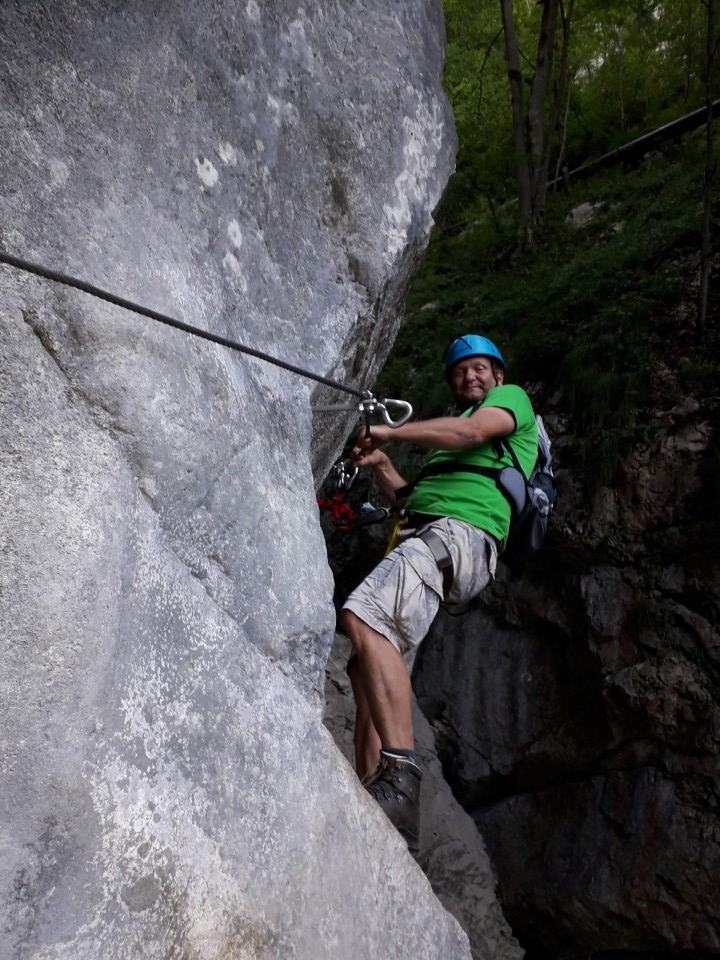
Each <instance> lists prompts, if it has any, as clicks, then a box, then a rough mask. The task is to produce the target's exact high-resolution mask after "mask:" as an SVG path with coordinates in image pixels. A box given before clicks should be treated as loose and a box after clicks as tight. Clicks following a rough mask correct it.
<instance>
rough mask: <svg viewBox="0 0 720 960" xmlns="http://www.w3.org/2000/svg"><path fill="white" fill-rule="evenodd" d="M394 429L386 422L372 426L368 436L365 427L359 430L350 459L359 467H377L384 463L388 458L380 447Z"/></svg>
mask: <svg viewBox="0 0 720 960" xmlns="http://www.w3.org/2000/svg"><path fill="white" fill-rule="evenodd" d="M391 433H392V430H391V428H390V427H386V426H385V425H384V424H377V425H376V426H372V427H370V436H369V437H368V436H366V434H367V430H366V428H365V427H360V429H359V430H358V435H357V439H356V441H355V446H354V447H353V449H352V453H351V454H350V461H351V462H352V463H354V464H355V465H356V466H358V467H376V466H380V464H383V463H384V462H385V461H386V460H387V459H388V458H387V456H386V455H385V454H384V453H382V452H381V451H380V447H381V446H382V445H383V444H384V443H387V441H388V440H389V439H390V434H391Z"/></svg>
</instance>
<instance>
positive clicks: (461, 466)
mask: <svg viewBox="0 0 720 960" xmlns="http://www.w3.org/2000/svg"><path fill="white" fill-rule="evenodd" d="M498 472H499V470H498V469H496V468H495V467H481V466H479V465H477V464H474V463H463V462H462V461H461V460H443V461H441V462H440V463H430V464H428V466H427V467H423V468H422V470H421V471H420V472H419V473H418V475H417V476H416V477H415V479H414V480H413V481H412V483H408V484H406V485H405V486H404V487H398V489H397V490H396V491H395V498H396V499H397V500H404V499H405V497H409V496H410V494H411V493H412V492H413V490H414V489H415V487H416V486H417V485H418V484H419V483H421V482H422V481H423V480H426V479H427V478H428V477H440V476H443V475H444V474H446V473H477V474H479V475H480V476H481V477H489V479H490V480H497V475H498Z"/></svg>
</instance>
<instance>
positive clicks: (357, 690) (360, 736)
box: [347, 654, 382, 780]
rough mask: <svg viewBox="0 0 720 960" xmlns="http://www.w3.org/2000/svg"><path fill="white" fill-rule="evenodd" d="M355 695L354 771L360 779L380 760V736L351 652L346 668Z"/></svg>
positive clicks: (356, 662) (371, 771)
mask: <svg viewBox="0 0 720 960" xmlns="http://www.w3.org/2000/svg"><path fill="white" fill-rule="evenodd" d="M347 673H348V677H350V683H351V684H352V689H353V695H354V697H355V711H356V712H355V772H356V773H357V775H358V777H359V778H360V780H364V779H365V777H366V776H367V774H368V773H374V772H375V770H376V769H377V765H378V763H379V762H380V747H381V746H382V743H381V742H380V737H379V735H378V732H377V730H376V729H375V726H374V724H373V722H372V717H371V716H370V707H369V706H368V702H367V697H366V696H365V690H364V689H363V685H362V683H361V682H360V675H359V674H360V669H359V667H358V660H357V657H356V656H355V655H354V654H353V656H352V657H351V658H350V662H349V663H348V668H347Z"/></svg>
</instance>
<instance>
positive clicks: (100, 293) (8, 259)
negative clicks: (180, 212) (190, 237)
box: [0, 250, 370, 400]
mask: <svg viewBox="0 0 720 960" xmlns="http://www.w3.org/2000/svg"><path fill="white" fill-rule="evenodd" d="M0 263H5V264H7V265H8V266H9V267H14V268H15V269H16V270H23V271H24V272H25V273H31V274H34V275H35V276H37V277H42V278H43V279H45V280H52V281H54V282H55V283H62V284H64V285H65V286H67V287H73V288H74V289H75V290H81V291H82V292H83V293H89V294H90V296H93V297H97V298H98V299H100V300H106V301H107V302H108V303H112V304H115V306H118V307H122V308H123V309H124V310H130V311H132V312H133V313H138V314H140V315H141V316H143V317H148V318H149V319H150V320H156V321H157V322H158V323H164V324H166V325H167V326H168V327H174V328H175V329H176V330H182V331H183V332H184V333H189V334H192V336H194V337H201V338H202V339H203V340H210V341H211V342H212V343H218V344H220V346H222V347H229V348H230V349H231V350H237V351H239V352H240V353H246V354H248V356H251V357H256V358H257V359H258V360H264V361H265V362H266V363H272V364H274V366H276V367H281V368H282V369H283V370H289V371H290V373H296V374H298V376H301V377H307V378H308V379H310V380H315V381H316V382H317V383H322V384H324V385H325V386H326V387H332V388H333V389H335V390H342V391H343V392H344V393H349V394H351V395H352V396H354V397H360V398H361V399H362V400H366V399H368V398H369V397H370V393H369V391H367V390H364V391H363V390H356V389H355V388H354V387H348V386H346V385H345V384H343V383H338V382H337V381H336V380H331V379H330V378H329V377H323V376H320V374H317V373H313V372H312V371H311V370H305V369H303V368H302V367H298V366H296V365H295V364H293V363H287V362H286V361H285V360H279V359H278V358H277V357H273V356H270V354H268V353H263V352H262V351H261V350H255V349H253V348H252V347H248V346H245V344H242V343H238V342H237V341H236V340H230V339H229V338H228V337H222V336H220V335H219V334H216V333H210V332H208V331H207V330H202V329H201V328H200V327H194V326H192V325H191V324H189V323H183V322H182V320H176V319H175V318H174V317H169V316H167V315H166V314H164V313H159V312H158V311H157V310H151V309H150V308H149V307H143V306H141V305H140V304H137V303H133V302H132V301H131V300H127V299H125V297H119V296H117V295H116V294H114V293H109V292H108V291H107V290H102V289H101V288H100V287H96V286H95V285H94V284H92V283H86V282H85V281H84V280H78V279H77V277H70V276H68V275H67V274H64V273H59V272H58V271H57V270H49V269H48V268H47V267H43V266H40V265H39V264H36V263H31V262H30V261H29V260H24V259H22V258H21V257H14V256H12V255H11V254H9V253H4V252H3V251H2V250H0Z"/></svg>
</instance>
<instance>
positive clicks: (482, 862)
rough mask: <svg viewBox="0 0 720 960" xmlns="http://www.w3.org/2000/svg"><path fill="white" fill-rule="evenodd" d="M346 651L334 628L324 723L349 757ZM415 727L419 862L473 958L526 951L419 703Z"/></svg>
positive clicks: (502, 957) (515, 956) (507, 958)
mask: <svg viewBox="0 0 720 960" xmlns="http://www.w3.org/2000/svg"><path fill="white" fill-rule="evenodd" d="M349 655H350V641H349V640H348V639H347V637H344V636H343V635H342V634H337V635H336V637H335V642H334V644H333V647H332V650H331V652H330V658H329V660H328V669H327V682H326V697H327V704H326V708H325V725H326V726H327V728H328V730H329V731H330V732H331V733H332V735H333V738H334V740H335V742H336V743H337V745H338V746H339V747H340V749H341V750H342V751H343V753H344V754H345V756H346V757H347V759H348V761H349V762H350V763H353V726H354V722H355V708H354V704H353V700H352V689H351V687H350V681H349V679H348V676H347V673H346V672H345V667H346V665H347V661H348V657H349ZM413 728H414V733H415V748H416V750H417V752H418V756H419V758H420V763H421V766H422V770H423V779H422V784H421V791H420V851H419V853H418V863H419V864H420V866H421V867H422V869H423V871H424V873H425V875H426V876H427V878H428V879H429V881H430V884H431V885H432V888H433V890H434V891H435V893H436V894H437V896H438V898H439V899H440V900H441V902H442V903H443V904H444V905H445V907H446V908H447V909H448V910H449V911H450V913H452V914H453V916H455V917H457V919H458V921H459V922H460V924H461V925H462V927H463V929H464V930H465V931H466V932H467V934H468V938H469V940H470V949H471V953H472V957H473V960H521V958H522V957H523V955H524V953H523V950H522V949H521V948H520V946H519V944H518V942H517V940H516V939H515V937H514V936H513V934H512V931H511V930H510V927H509V926H508V923H507V920H506V919H505V917H504V916H503V913H502V910H501V909H500V905H499V903H498V900H497V893H496V885H497V881H496V877H495V874H494V873H493V869H492V867H491V865H490V860H489V858H488V854H487V851H486V849H485V845H484V843H483V840H482V837H481V836H480V833H479V832H478V829H477V827H476V826H475V824H474V823H473V821H472V819H471V818H470V817H469V816H468V814H467V813H465V811H464V810H463V809H462V807H461V806H460V805H459V804H458V802H457V800H455V799H454V797H453V796H452V793H451V792H450V787H449V786H448V785H447V783H446V782H445V779H444V777H443V773H442V769H441V767H440V762H439V760H438V757H437V752H436V749H435V737H434V735H433V732H432V730H431V728H430V725H429V724H428V722H427V720H426V719H425V717H424V716H423V715H422V713H421V712H420V710H418V708H417V704H415V705H414V708H413Z"/></svg>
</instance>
